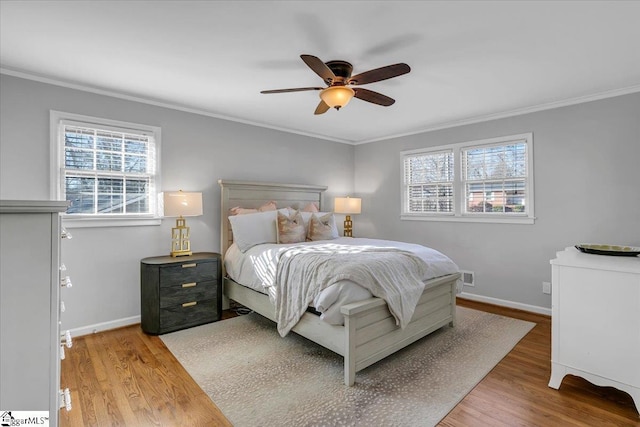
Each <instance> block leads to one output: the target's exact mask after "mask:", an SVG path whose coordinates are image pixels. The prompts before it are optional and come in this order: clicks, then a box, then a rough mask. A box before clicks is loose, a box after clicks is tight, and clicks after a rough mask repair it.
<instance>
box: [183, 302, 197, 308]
mask: <svg viewBox="0 0 640 427" xmlns="http://www.w3.org/2000/svg"><path fill="white" fill-rule="evenodd" d="M197 303H198V302H197V301H191V302H185V303H184V304H182V306H183V307H192V306H194V305H196V304H197Z"/></svg>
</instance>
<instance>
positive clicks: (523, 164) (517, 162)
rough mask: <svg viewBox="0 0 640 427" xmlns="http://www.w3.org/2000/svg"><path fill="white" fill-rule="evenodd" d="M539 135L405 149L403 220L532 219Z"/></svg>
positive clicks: (510, 220)
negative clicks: (534, 170) (536, 149)
mask: <svg viewBox="0 0 640 427" xmlns="http://www.w3.org/2000/svg"><path fill="white" fill-rule="evenodd" d="M532 151H533V135H532V134H530V133H529V134H522V135H512V136H507V137H500V138H492V139H487V140H480V141H470V142H464V143H458V144H452V145H448V146H445V147H433V148H428V149H422V150H412V151H405V152H402V153H401V157H402V171H403V184H402V185H403V188H402V192H403V200H402V219H418V220H422V219H424V220H434V219H435V220H443V221H477V222H509V223H526V224H531V223H533V220H534V215H533V174H532V172H533V167H532V165H533V154H532Z"/></svg>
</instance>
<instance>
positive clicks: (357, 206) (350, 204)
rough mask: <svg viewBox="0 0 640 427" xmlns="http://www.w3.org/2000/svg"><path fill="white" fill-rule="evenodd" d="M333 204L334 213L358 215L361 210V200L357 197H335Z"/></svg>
mask: <svg viewBox="0 0 640 427" xmlns="http://www.w3.org/2000/svg"><path fill="white" fill-rule="evenodd" d="M333 204H334V212H335V213H341V214H359V213H360V212H361V208H362V199H360V198H358V197H336V198H335V199H334V202H333Z"/></svg>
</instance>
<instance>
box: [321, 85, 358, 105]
mask: <svg viewBox="0 0 640 427" xmlns="http://www.w3.org/2000/svg"><path fill="white" fill-rule="evenodd" d="M354 95H355V92H354V91H353V89H351V88H350V87H346V86H330V87H328V88H326V89H324V90H322V92H320V98H321V99H322V100H323V101H324V103H325V104H327V105H328V106H329V107H331V108H333V107H336V108H340V107H344V106H345V105H347V104H348V103H349V101H351V98H353V96H354Z"/></svg>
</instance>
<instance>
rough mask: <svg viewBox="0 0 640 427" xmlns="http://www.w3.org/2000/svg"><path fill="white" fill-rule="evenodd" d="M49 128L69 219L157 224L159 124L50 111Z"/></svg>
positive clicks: (59, 188)
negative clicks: (156, 125)
mask: <svg viewBox="0 0 640 427" xmlns="http://www.w3.org/2000/svg"><path fill="white" fill-rule="evenodd" d="M51 129H52V142H53V144H54V146H55V147H56V150H55V152H56V153H57V154H55V156H54V157H52V166H53V168H52V179H54V180H55V181H57V182H58V185H57V188H55V194H54V197H55V198H56V199H58V200H61V199H64V200H67V201H68V202H69V208H68V209H67V212H66V214H65V215H64V219H65V225H67V223H68V222H69V221H71V222H70V223H69V224H70V225H72V226H79V227H84V226H101V225H105V226H113V225H136V224H139V225H152V224H153V225H155V224H159V219H158V214H157V209H158V208H157V191H158V190H157V189H158V187H159V185H160V179H159V178H160V177H159V171H158V167H157V165H158V164H159V163H158V157H159V138H160V129H159V128H156V127H152V126H146V125H136V124H132V123H125V122H115V121H111V120H106V119H100V118H95V117H87V116H80V115H76V114H70V113H69V114H68V113H59V112H55V111H52V112H51ZM54 132H55V135H56V137H55V141H54V138H53V135H54ZM53 171H58V173H56V174H54V173H53ZM54 175H55V176H54ZM76 220H77V221H88V222H87V223H81V222H77V221H76ZM136 221H142V222H136Z"/></svg>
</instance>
